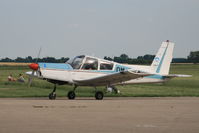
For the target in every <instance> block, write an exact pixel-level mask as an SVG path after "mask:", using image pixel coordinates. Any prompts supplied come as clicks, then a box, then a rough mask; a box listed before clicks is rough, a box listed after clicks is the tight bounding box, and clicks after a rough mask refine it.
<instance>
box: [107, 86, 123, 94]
mask: <svg viewBox="0 0 199 133" xmlns="http://www.w3.org/2000/svg"><path fill="white" fill-rule="evenodd" d="M107 92H114V93H115V94H118V93H120V91H119V90H118V89H117V88H116V87H115V86H113V85H111V86H107Z"/></svg>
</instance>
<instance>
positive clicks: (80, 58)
mask: <svg viewBox="0 0 199 133" xmlns="http://www.w3.org/2000/svg"><path fill="white" fill-rule="evenodd" d="M84 57H85V56H77V57H75V59H74V60H73V61H72V63H71V66H72V67H73V69H80V67H81V65H82V62H83V59H84Z"/></svg>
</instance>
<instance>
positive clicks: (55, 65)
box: [38, 63, 73, 70]
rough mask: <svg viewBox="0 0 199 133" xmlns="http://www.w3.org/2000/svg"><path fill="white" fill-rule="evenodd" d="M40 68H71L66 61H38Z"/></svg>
mask: <svg viewBox="0 0 199 133" xmlns="http://www.w3.org/2000/svg"><path fill="white" fill-rule="evenodd" d="M38 64H39V67H40V68H44V69H61V70H73V68H72V67H71V65H70V64H66V63H38Z"/></svg>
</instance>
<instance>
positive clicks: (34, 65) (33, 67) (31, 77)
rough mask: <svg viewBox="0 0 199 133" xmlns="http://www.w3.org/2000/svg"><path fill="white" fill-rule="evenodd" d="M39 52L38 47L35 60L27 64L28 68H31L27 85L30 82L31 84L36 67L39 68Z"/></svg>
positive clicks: (29, 84)
mask: <svg viewBox="0 0 199 133" xmlns="http://www.w3.org/2000/svg"><path fill="white" fill-rule="evenodd" d="M40 54H41V47H40V49H39V53H38V55H37V58H36V61H35V63H32V64H30V65H29V68H30V69H32V73H31V75H30V76H29V79H28V86H29V87H30V86H31V84H32V79H33V77H34V74H35V73H36V72H37V70H38V68H39V65H38V60H39V56H40Z"/></svg>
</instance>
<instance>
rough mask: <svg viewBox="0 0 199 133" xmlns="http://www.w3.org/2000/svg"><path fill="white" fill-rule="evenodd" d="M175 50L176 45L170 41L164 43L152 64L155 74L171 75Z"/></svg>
mask: <svg viewBox="0 0 199 133" xmlns="http://www.w3.org/2000/svg"><path fill="white" fill-rule="evenodd" d="M173 48H174V43H172V42H169V41H168V40H167V41H166V42H162V44H161V47H160V48H159V50H158V52H157V54H156V56H155V58H154V60H153V62H152V64H151V68H152V70H153V72H155V73H158V74H161V75H168V74H169V69H170V64H171V61H172V58H173Z"/></svg>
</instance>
